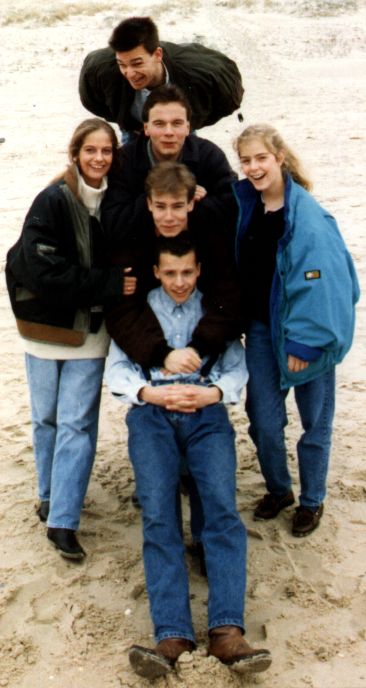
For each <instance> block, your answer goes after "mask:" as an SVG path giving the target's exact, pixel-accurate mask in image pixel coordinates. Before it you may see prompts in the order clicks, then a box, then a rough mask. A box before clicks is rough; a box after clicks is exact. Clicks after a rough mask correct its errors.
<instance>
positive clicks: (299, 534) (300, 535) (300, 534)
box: [292, 521, 320, 538]
mask: <svg viewBox="0 0 366 688" xmlns="http://www.w3.org/2000/svg"><path fill="white" fill-rule="evenodd" d="M319 525H320V521H318V523H317V524H316V525H315V526H313V528H310V529H309V530H304V531H301V530H298V531H297V530H293V531H292V535H293V536H294V537H297V538H303V537H306V536H307V535H311V533H313V532H314V530H316V529H317V528H318V527H319Z"/></svg>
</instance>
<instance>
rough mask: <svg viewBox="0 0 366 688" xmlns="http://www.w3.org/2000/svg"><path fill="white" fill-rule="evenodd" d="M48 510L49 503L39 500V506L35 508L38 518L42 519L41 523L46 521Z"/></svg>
mask: <svg viewBox="0 0 366 688" xmlns="http://www.w3.org/2000/svg"><path fill="white" fill-rule="evenodd" d="M49 512H50V503H49V502H40V504H39V506H38V507H37V509H36V514H37V516H38V517H39V520H40V521H42V523H45V522H46V521H47V519H48V514H49Z"/></svg>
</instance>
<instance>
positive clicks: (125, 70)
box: [120, 65, 136, 79]
mask: <svg viewBox="0 0 366 688" xmlns="http://www.w3.org/2000/svg"><path fill="white" fill-rule="evenodd" d="M120 71H121V73H122V74H123V76H124V77H125V79H132V78H133V77H134V76H135V74H136V70H135V67H130V66H129V65H128V66H127V67H122V66H121V65H120Z"/></svg>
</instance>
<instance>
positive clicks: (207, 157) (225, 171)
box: [193, 137, 237, 224]
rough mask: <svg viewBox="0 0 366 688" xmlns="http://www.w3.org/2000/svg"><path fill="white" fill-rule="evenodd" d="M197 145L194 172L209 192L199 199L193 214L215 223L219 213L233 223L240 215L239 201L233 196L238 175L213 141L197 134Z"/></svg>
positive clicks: (200, 183)
mask: <svg viewBox="0 0 366 688" xmlns="http://www.w3.org/2000/svg"><path fill="white" fill-rule="evenodd" d="M193 144H194V145H198V148H199V150H198V156H197V157H198V164H197V169H194V170H193V172H194V174H195V176H196V180H197V184H199V185H200V186H203V187H204V188H205V189H206V191H207V195H206V196H205V197H204V198H202V199H201V200H200V201H196V203H195V207H194V211H193V212H194V213H195V215H196V216H197V218H198V219H199V220H200V221H201V222H202V223H203V222H207V221H210V218H211V221H214V222H215V217H216V216H218V215H220V216H221V218H222V220H223V221H225V223H226V224H228V223H232V222H234V220H235V218H236V215H237V204H236V201H235V198H234V194H233V190H232V183H233V182H235V181H236V180H237V174H236V173H235V172H234V170H233V169H232V168H231V167H230V164H229V162H228V160H227V158H226V155H225V154H224V152H223V151H222V150H221V149H220V148H219V147H218V146H216V145H215V144H214V143H211V142H210V141H206V140H205V139H199V138H198V137H196V141H194V142H193Z"/></svg>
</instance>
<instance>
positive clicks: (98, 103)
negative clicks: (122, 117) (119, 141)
mask: <svg viewBox="0 0 366 688" xmlns="http://www.w3.org/2000/svg"><path fill="white" fill-rule="evenodd" d="M107 58H108V51H107V49H105V48H103V49H102V50H94V51H93V52H91V53H89V54H88V55H87V56H86V58H85V60H84V62H83V65H82V68H81V71H80V76H79V94H80V100H81V102H82V104H83V105H84V107H85V108H86V109H87V110H89V112H92V113H93V114H94V115H97V116H98V117H104V119H106V120H107V121H108V122H114V121H116V111H114V112H112V109H111V107H110V106H108V102H110V101H109V99H108V102H107V93H106V88H105V84H106V79H108V78H109V80H110V81H111V84H112V83H113V84H114V87H115V88H117V87H118V79H117V76H118V74H117V73H116V71H115V70H116V68H115V65H113V63H112V62H111V59H109V60H108V59H107ZM108 90H111V88H109V89H108ZM116 95H117V94H116Z"/></svg>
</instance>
